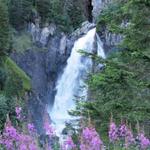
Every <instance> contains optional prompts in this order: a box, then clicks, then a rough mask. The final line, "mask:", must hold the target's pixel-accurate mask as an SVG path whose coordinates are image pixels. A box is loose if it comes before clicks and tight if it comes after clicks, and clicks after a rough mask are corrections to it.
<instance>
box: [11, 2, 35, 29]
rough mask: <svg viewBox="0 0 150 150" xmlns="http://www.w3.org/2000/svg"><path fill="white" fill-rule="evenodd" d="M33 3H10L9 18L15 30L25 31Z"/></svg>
mask: <svg viewBox="0 0 150 150" xmlns="http://www.w3.org/2000/svg"><path fill="white" fill-rule="evenodd" d="M32 3H33V2H32V0H19V1H18V0H10V1H9V18H10V23H11V25H12V26H13V27H14V28H16V29H18V30H21V29H24V27H25V25H26V23H27V22H28V21H29V20H30V17H31V13H32Z"/></svg>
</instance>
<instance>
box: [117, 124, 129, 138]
mask: <svg viewBox="0 0 150 150" xmlns="http://www.w3.org/2000/svg"><path fill="white" fill-rule="evenodd" d="M126 134H127V126H126V125H125V124H121V125H120V127H119V129H118V136H119V137H125V136H126Z"/></svg>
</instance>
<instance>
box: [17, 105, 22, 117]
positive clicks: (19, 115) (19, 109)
mask: <svg viewBox="0 0 150 150" xmlns="http://www.w3.org/2000/svg"><path fill="white" fill-rule="evenodd" d="M21 111H22V108H21V107H16V117H17V119H21Z"/></svg>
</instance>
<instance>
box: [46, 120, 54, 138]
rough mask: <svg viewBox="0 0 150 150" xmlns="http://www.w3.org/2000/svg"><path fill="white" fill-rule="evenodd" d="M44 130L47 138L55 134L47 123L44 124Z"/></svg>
mask: <svg viewBox="0 0 150 150" xmlns="http://www.w3.org/2000/svg"><path fill="white" fill-rule="evenodd" d="M44 129H45V131H46V135H48V136H49V137H52V136H53V135H54V134H55V133H54V129H53V127H52V126H51V124H49V123H48V122H45V123H44Z"/></svg>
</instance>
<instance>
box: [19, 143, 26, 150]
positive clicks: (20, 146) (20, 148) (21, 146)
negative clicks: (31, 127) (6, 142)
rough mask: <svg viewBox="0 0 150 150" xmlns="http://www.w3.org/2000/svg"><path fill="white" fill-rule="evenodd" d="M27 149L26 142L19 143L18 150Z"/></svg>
mask: <svg viewBox="0 0 150 150" xmlns="http://www.w3.org/2000/svg"><path fill="white" fill-rule="evenodd" d="M27 149H28V148H27V145H26V144H24V143H22V144H20V145H19V150H27Z"/></svg>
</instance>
